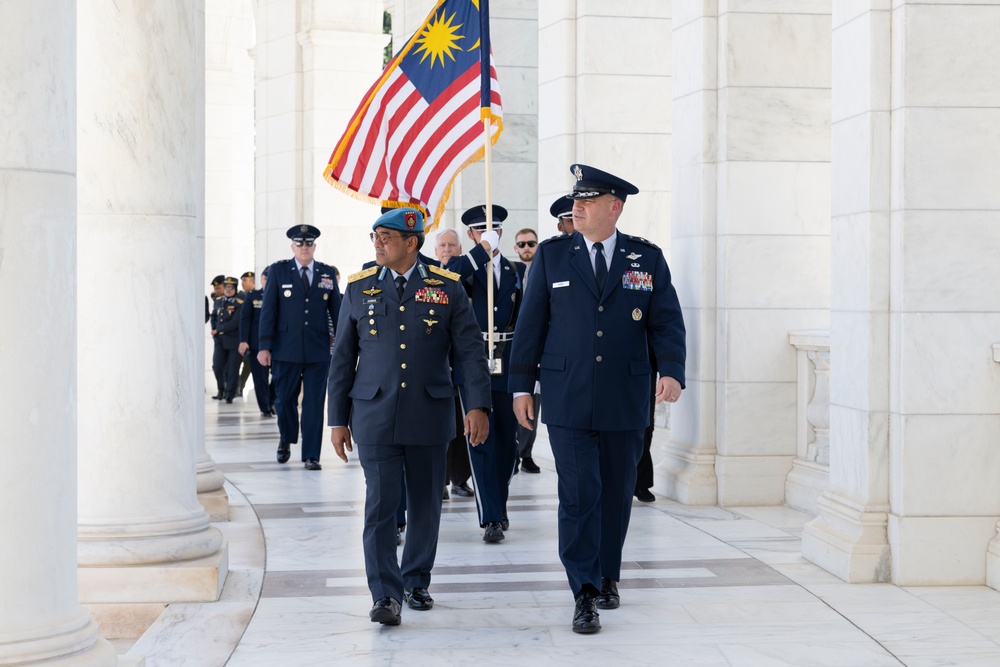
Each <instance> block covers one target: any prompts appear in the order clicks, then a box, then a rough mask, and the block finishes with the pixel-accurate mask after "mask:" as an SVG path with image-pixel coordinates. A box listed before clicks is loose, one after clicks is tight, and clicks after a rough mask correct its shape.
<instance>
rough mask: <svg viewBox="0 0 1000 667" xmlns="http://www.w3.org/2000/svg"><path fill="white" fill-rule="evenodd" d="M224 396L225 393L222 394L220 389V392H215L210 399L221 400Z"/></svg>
mask: <svg viewBox="0 0 1000 667" xmlns="http://www.w3.org/2000/svg"><path fill="white" fill-rule="evenodd" d="M225 397H226V395H225V394H223V393H222V392H221V391H220V392H219V393H218V394H216V395H215V396H213V397H212V400H213V401H221V400H222V399H223V398H225Z"/></svg>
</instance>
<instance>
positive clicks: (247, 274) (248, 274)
mask: <svg viewBox="0 0 1000 667" xmlns="http://www.w3.org/2000/svg"><path fill="white" fill-rule="evenodd" d="M253 277H255V276H254V273H253V271H247V272H246V273H244V274H243V275H242V276H240V278H253Z"/></svg>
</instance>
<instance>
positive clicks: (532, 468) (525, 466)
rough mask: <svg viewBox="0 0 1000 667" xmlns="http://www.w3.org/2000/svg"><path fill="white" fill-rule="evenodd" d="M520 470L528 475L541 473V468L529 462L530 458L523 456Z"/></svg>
mask: <svg viewBox="0 0 1000 667" xmlns="http://www.w3.org/2000/svg"><path fill="white" fill-rule="evenodd" d="M521 470H523V471H524V472H530V473H536V472H541V471H542V469H541V468H539V467H538V466H537V465H535V462H534V461H532V460H531V457H530V456H525V457H524V458H523V459H521Z"/></svg>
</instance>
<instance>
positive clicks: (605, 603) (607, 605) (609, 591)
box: [595, 577, 622, 609]
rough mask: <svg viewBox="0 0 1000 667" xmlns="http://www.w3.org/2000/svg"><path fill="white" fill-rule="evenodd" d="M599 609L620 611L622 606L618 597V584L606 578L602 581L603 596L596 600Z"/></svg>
mask: <svg viewBox="0 0 1000 667" xmlns="http://www.w3.org/2000/svg"><path fill="white" fill-rule="evenodd" d="M595 600H596V602H595V604H597V608H598V609H618V607H620V606H621V604H622V599H621V596H620V595H618V582H617V581H615V580H614V579H608V578H607V577H604V578H603V579H601V594H600V595H598V596H597V597H596V598H595Z"/></svg>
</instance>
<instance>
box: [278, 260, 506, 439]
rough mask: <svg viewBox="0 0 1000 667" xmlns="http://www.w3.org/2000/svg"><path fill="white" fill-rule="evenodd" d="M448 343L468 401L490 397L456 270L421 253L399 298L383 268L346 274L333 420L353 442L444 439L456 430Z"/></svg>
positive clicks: (333, 372)
mask: <svg viewBox="0 0 1000 667" xmlns="http://www.w3.org/2000/svg"><path fill="white" fill-rule="evenodd" d="M269 278H270V276H269ZM268 284H269V285H270V282H268ZM452 351H454V363H455V365H456V366H458V367H461V368H462V369H463V372H464V374H465V377H466V385H465V386H464V387H463V388H462V397H463V400H464V402H465V406H466V409H472V408H476V407H485V408H488V407H490V406H491V402H490V388H489V375H488V372H487V368H486V355H485V353H484V351H483V344H482V338H481V336H480V334H479V327H478V326H477V325H476V320H475V317H473V315H472V309H471V307H470V306H469V299H468V297H467V296H466V295H465V291H464V290H463V289H462V287H461V285H460V284H459V282H458V276H457V275H455V274H453V273H451V272H449V271H444V270H442V269H437V268H436V267H435V268H428V267H427V265H426V264H423V263H421V262H419V261H418V262H417V264H416V267H415V268H414V271H413V273H412V274H411V276H410V280H409V281H408V282H407V284H406V289H405V291H404V292H403V298H402V299H400V298H399V296H398V295H397V294H396V286H395V284H394V283H393V279H392V272H390V271H389V269H388V268H379V267H377V266H375V267H371V268H369V269H366V270H364V271H360V272H358V273H355V274H354V275H352V276H350V277H349V278H348V285H347V289H346V290H345V294H344V305H343V307H342V308H341V310H340V320H339V321H338V323H337V342H336V344H335V345H334V346H333V360H332V361H331V363H330V377H329V399H328V400H329V403H328V413H329V423H330V425H331V426H345V425H349V426H350V427H351V431H352V433H353V436H354V440H355V441H356V442H358V443H360V444H373V445H385V444H397V445H443V444H445V443H447V442H448V441H449V440H451V439H452V438H454V437H455V396H456V390H455V385H454V383H453V382H452V377H451V369H450V368H449V354H450V353H451V352H452Z"/></svg>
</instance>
